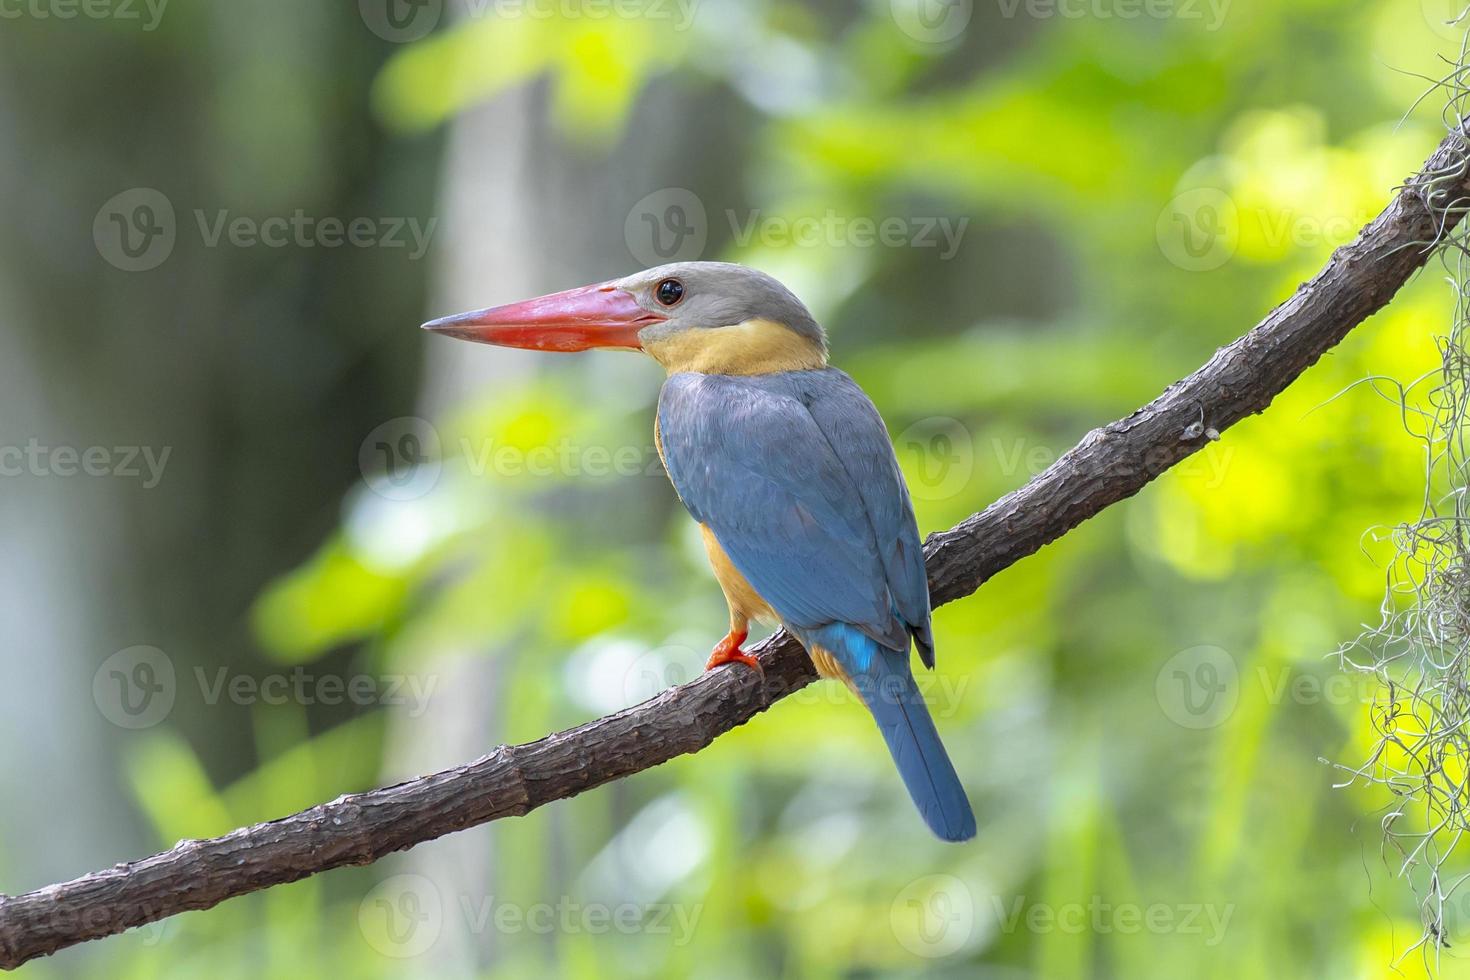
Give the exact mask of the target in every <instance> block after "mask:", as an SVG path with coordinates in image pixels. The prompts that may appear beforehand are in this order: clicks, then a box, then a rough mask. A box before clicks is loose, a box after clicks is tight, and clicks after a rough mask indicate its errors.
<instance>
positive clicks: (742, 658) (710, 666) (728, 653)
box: [704, 630, 766, 677]
mask: <svg viewBox="0 0 1470 980" xmlns="http://www.w3.org/2000/svg"><path fill="white" fill-rule="evenodd" d="M746 635H747V634H746V633H745V631H744V630H741V631H739V632H736V631H733V630H732V631H731V632H730V633H728V634H726V636H725V638H724V639H723V640H721V641H720V642H719V643H717V644H715V648H714V650H712V651H710V655H709V661H708V662H706V663H705V665H704V669H705V670H714V669H715V668H716V667H718V666H720V665H721V664H729V663H742V664H745V666H747V667H750V668H752V669H754V670H755V672H756V673H757V674H760V675H761V676H763V677H764V676H765V673H766V672H765V669H764V668H763V667H761V662H760V661H759V660H757V659H756V658H755V657H754V656H752V655H751V654H748V653H746V652H745V651H744V650H742V649H740V644H742V643H744V642H745V637H746Z"/></svg>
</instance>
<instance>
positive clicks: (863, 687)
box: [424, 262, 975, 841]
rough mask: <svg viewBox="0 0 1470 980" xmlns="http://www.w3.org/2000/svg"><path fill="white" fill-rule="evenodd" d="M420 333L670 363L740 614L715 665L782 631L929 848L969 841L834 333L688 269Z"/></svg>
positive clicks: (927, 634) (753, 284)
mask: <svg viewBox="0 0 1470 980" xmlns="http://www.w3.org/2000/svg"><path fill="white" fill-rule="evenodd" d="M424 327H425V329H428V330H434V331H438V332H440V333H445V334H449V335H450V336H453V337H461V338H463V339H465V340H473V341H479V342H481V343H487V344H498V345H501V346H504V347H521V348H526V349H530V350H546V351H582V350H588V349H591V348H596V347H608V348H615V349H621V350H635V351H643V352H644V353H646V354H648V355H650V356H651V357H653V359H654V360H656V361H658V362H659V364H661V365H663V367H664V368H665V369H666V370H667V371H668V379H667V380H666V381H665V382H664V386H663V390H662V392H661V393H660V394H659V401H658V412H657V420H656V423H655V426H654V438H655V444H656V445H657V446H658V451H659V455H660V456H661V457H662V459H663V462H664V468H665V469H666V470H667V471H668V474H669V479H670V480H671V481H672V482H673V484H674V489H675V490H676V491H677V492H678V494H679V499H680V500H681V501H683V503H684V506H685V508H686V509H687V510H688V511H689V513H690V514H691V515H692V516H693V517H694V519H695V520H696V521H698V522H699V529H700V532H701V533H702V535H703V537H704V545H705V548H706V550H707V551H708V553H709V560H710V564H711V565H712V566H714V572H715V577H716V578H717V579H718V580H719V583H720V587H721V588H722V589H723V590H724V593H725V600H726V602H727V603H728V604H729V606H730V631H729V633H728V634H726V636H725V638H724V639H723V640H721V641H720V642H719V644H718V645H716V647H715V648H714V652H713V653H712V654H711V656H710V659H709V664H708V667H709V668H714V667H717V666H719V665H721V664H725V663H731V662H736V661H738V662H740V663H744V664H748V665H750V666H752V667H754V668H756V669H757V670H759V669H760V664H759V662H758V661H757V660H756V659H755V658H754V657H752V656H751V655H749V654H747V653H745V652H744V651H743V650H742V649H741V646H740V645H741V644H742V643H744V642H745V638H746V635H747V629H748V626H749V623H750V621H751V620H752V619H754V620H756V621H758V622H763V623H768V624H771V625H774V624H775V623H776V622H778V621H779V622H780V624H781V625H783V626H784V627H785V628H786V629H787V631H789V632H790V633H791V634H792V635H793V636H795V637H796V638H797V639H798V640H799V641H801V644H802V646H804V647H805V648H806V651H807V653H808V654H809V655H810V656H811V658H812V662H813V663H814V664H815V666H816V668H817V671H818V673H820V674H822V675H823V676H825V677H835V678H839V679H841V680H842V681H844V682H845V683H846V684H847V685H848V686H849V687H850V688H851V689H852V690H853V691H854V693H856V694H857V696H858V697H859V698H861V699H862V701H863V703H864V704H866V705H867V707H868V709H869V710H870V711H871V712H872V714H873V718H874V719H875V720H876V721H877V723H878V728H879V730H880V731H881V732H882V733H883V738H884V740H885V741H886V742H887V743H888V750H889V752H890V753H892V755H893V761H894V762H895V763H896V764H897V765H898V771H899V774H900V775H901V776H902V777H903V781H904V785H906V786H907V787H908V791H909V794H910V795H911V796H912V797H913V800H914V803H915V804H917V806H918V808H919V812H920V813H921V814H922V815H923V817H924V820H925V822H926V823H927V824H928V825H929V827H930V828H931V829H932V830H933V831H934V833H936V834H937V835H939V836H940V837H942V838H943V839H945V840H951V841H962V840H968V839H970V838H971V837H973V836H975V815H974V813H973V812H972V811H971V809H970V803H969V801H968V800H967V799H966V797H965V791H964V788H963V787H962V786H961V785H960V780H959V777H958V776H957V775H956V774H955V771H954V766H953V765H952V764H951V763H950V761H949V756H948V755H946V754H945V751H944V746H943V745H942V744H941V743H940V741H939V733H938V732H937V731H936V730H935V728H934V721H933V719H932V718H931V717H930V715H929V711H928V708H927V707H926V706H925V704H924V700H923V697H922V696H921V694H920V693H919V689H918V687H917V686H916V685H915V683H914V677H913V674H912V672H911V671H910V669H909V643H910V641H911V640H912V642H913V643H914V644H915V645H916V646H917V647H918V649H919V658H920V659H921V660H922V661H923V662H924V664H925V666H927V667H929V668H931V669H932V668H933V667H934V637H933V633H932V632H931V630H930V624H929V587H928V581H927V579H926V577H925V574H924V554H923V549H922V547H921V546H920V543H919V530H918V526H917V524H916V523H915V521H914V509H913V505H912V503H911V502H910V500H909V494H908V488H907V487H906V486H905V485H904V481H903V474H902V472H901V471H900V470H899V466H898V460H897V458H896V457H895V456H894V452H893V445H892V443H891V442H890V441H889V438H888V430H887V429H886V428H885V427H884V425H883V419H882V418H881V417H880V416H879V415H878V410H877V409H876V408H874V407H873V403H872V402H871V401H869V400H868V397H867V395H865V394H863V391H862V389H861V388H859V387H858V386H857V384H856V383H855V382H854V381H853V380H852V378H850V377H848V376H847V375H846V374H844V373H843V372H842V371H839V370H838V369H837V368H834V367H830V366H828V364H827V338H826V334H825V333H824V332H823V330H822V328H821V326H819V325H818V324H817V322H816V320H814V319H813V318H812V315H811V314H810V313H809V312H807V309H806V307H805V306H803V305H802V303H801V301H800V300H798V299H797V298H796V296H795V295H793V294H792V293H791V291H790V290H788V289H787V288H786V287H785V286H783V285H781V284H780V283H779V282H777V281H776V280H775V279H772V278H771V277H770V276H768V275H766V274H764V273H762V272H757V271H755V270H754V269H748V268H745V267H744V266H740V265H733V264H730V263H725V262H678V263H674V264H671V265H664V266H659V267H658V268H656V269H649V270H647V271H646V272H640V273H636V274H634V275H631V276H628V277H626V278H623V279H615V280H612V281H609V282H602V283H596V284H594V285H591V286H582V287H580V288H577V289H569V290H566V291H564V292H560V293H552V294H551V295H548V296H542V297H539V298H537V299H531V300H526V301H524V302H520V303H512V304H510V305H508V306H497V307H494V308H491V309H486V310H476V311H474V312H471V313H463V314H460V315H458V316H450V317H445V318H443V319H439V320H434V321H431V322H429V323H426V324H424Z"/></svg>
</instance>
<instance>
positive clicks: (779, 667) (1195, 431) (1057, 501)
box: [0, 133, 1470, 969]
mask: <svg viewBox="0 0 1470 980" xmlns="http://www.w3.org/2000/svg"><path fill="white" fill-rule="evenodd" d="M1466 149H1467V141H1466V139H1465V137H1464V135H1463V134H1461V133H1453V134H1451V135H1450V136H1449V137H1447V138H1446V139H1445V141H1444V142H1443V143H1441V144H1440V146H1439V149H1438V150H1436V151H1435V153H1434V155H1433V156H1431V157H1430V159H1429V160H1428V162H1427V163H1426V165H1425V169H1424V171H1423V172H1421V173H1420V174H1419V175H1418V176H1417V177H1415V178H1414V179H1413V180H1411V181H1410V182H1409V183H1408V184H1407V185H1406V186H1405V187H1404V188H1403V189H1402V190H1401V191H1400V192H1399V193H1398V194H1397V195H1396V196H1395V198H1394V200H1393V202H1392V203H1391V204H1390V205H1389V206H1388V207H1387V208H1386V209H1385V210H1384V211H1383V213H1382V214H1380V215H1379V216H1378V217H1377V218H1375V219H1374V220H1373V222H1372V223H1371V224H1369V225H1368V226H1367V227H1366V228H1364V229H1363V230H1362V231H1361V232H1360V233H1359V235H1358V237H1357V239H1356V240H1354V241H1353V242H1352V243H1351V244H1349V245H1345V246H1343V247H1342V248H1340V249H1338V250H1337V251H1336V252H1335V253H1333V255H1332V258H1331V259H1330V260H1329V261H1328V263H1327V265H1326V266H1325V267H1324V268H1323V269H1322V271H1321V272H1319V273H1318V274H1317V275H1316V276H1315V277H1314V278H1312V279H1311V280H1310V281H1309V282H1306V283H1304V284H1302V285H1301V286H1300V287H1298V289H1297V290H1296V292H1295V293H1294V294H1293V295H1292V296H1291V298H1289V299H1288V300H1287V301H1286V302H1284V303H1282V304H1281V305H1280V306H1278V307H1277V308H1276V309H1275V310H1273V311H1272V312H1271V313H1270V315H1269V316H1267V317H1266V318H1265V319H1264V320H1262V321H1261V322H1260V323H1259V324H1258V325H1257V326H1256V327H1255V328H1254V329H1252V330H1251V331H1250V332H1249V333H1247V334H1246V335H1245V336H1243V337H1241V338H1240V339H1239V340H1237V341H1235V342H1234V343H1232V344H1230V345H1229V346H1228V347H1224V348H1221V349H1220V350H1218V351H1217V352H1216V353H1215V355H1214V356H1213V357H1212V358H1210V360H1209V362H1208V363H1206V364H1205V365H1204V366H1203V367H1201V368H1200V369H1199V370H1198V371H1196V372H1194V373H1193V374H1191V375H1190V376H1189V377H1187V378H1185V379H1183V380H1182V381H1179V382H1176V383H1175V384H1172V385H1170V386H1169V387H1168V388H1167V389H1166V390H1165V391H1164V393H1163V394H1162V395H1160V396H1159V397H1158V398H1156V399H1154V400H1153V401H1152V402H1150V403H1149V404H1147V405H1145V406H1144V407H1143V408H1140V409H1138V410H1137V411H1136V412H1134V413H1133V414H1132V415H1129V416H1128V417H1127V418H1123V419H1119V420H1118V421H1116V422H1113V423H1111V424H1109V425H1107V426H1104V427H1103V428H1100V429H1095V430H1093V431H1092V432H1090V433H1088V434H1087V436H1086V437H1085V438H1083V440H1082V441H1081V442H1080V443H1078V445H1077V446H1076V447H1074V448H1073V449H1071V450H1069V451H1068V452H1067V453H1066V454H1065V455H1063V456H1062V457H1061V458H1060V459H1058V460H1057V461H1056V463H1054V464H1053V465H1052V466H1051V467H1050V468H1048V469H1047V470H1046V471H1045V472H1043V473H1041V474H1040V475H1038V476H1037V477H1036V478H1035V479H1033V480H1032V481H1031V482H1030V483H1028V484H1026V485H1025V486H1024V487H1022V488H1021V489H1019V490H1017V491H1015V492H1014V493H1011V494H1008V495H1007V496H1005V497H1003V498H1002V499H1001V500H999V501H997V502H996V503H994V504H992V505H991V506H989V507H987V508H986V509H985V510H984V511H982V512H980V513H978V514H975V515H974V516H972V517H970V518H968V519H966V520H965V521H963V522H962V523H960V524H959V525H958V526H956V527H954V528H951V529H950V530H948V531H943V532H940V533H937V534H934V535H931V536H930V538H929V540H928V541H927V542H926V543H925V554H926V556H927V559H928V565H929V582H930V587H931V590H932V593H933V598H934V603H935V604H936V605H939V604H941V603H945V602H950V601H953V600H955V599H958V598H961V597H963V596H966V595H969V594H970V593H972V592H974V591H975V590H976V589H977V588H979V587H980V585H981V584H982V583H983V582H985V580H986V579H988V578H990V577H991V576H992V575H994V574H995V573H997V572H999V571H1001V570H1002V569H1004V568H1007V567H1009V566H1010V565H1012V564H1014V563H1015V562H1017V561H1019V560H1020V559H1022V558H1024V557H1026V556H1027V555H1029V554H1031V553H1033V552H1035V551H1036V550H1037V549H1039V548H1040V547H1041V546H1042V545H1045V544H1047V543H1049V542H1051V541H1054V540H1056V539H1057V538H1059V537H1061V536H1062V535H1063V534H1066V533H1067V532H1068V531H1069V530H1071V529H1072V528H1073V527H1076V526H1077V525H1078V524H1080V523H1081V522H1082V521H1084V520H1086V519H1087V518H1089V517H1092V516H1093V515H1094V514H1097V513H1098V512H1099V511H1101V510H1103V509H1104V508H1106V507H1107V506H1109V505H1110V504H1114V503H1117V502H1118V501H1120V500H1123V499H1125V498H1127V497H1130V496H1132V495H1133V494H1135V493H1137V492H1138V491H1139V490H1140V489H1142V488H1143V487H1144V486H1145V485H1147V484H1148V483H1149V482H1150V481H1151V480H1153V479H1154V478H1155V477H1156V476H1158V475H1159V474H1160V473H1162V472H1163V471H1164V470H1166V469H1168V468H1169V467H1171V466H1173V465H1174V464H1176V463H1178V462H1179V461H1180V460H1182V459H1184V458H1185V457H1187V456H1189V455H1190V454H1192V453H1194V452H1196V451H1198V450H1199V449H1200V448H1201V447H1202V446H1204V445H1205V444H1206V442H1207V441H1208V439H1209V438H1210V437H1211V436H1212V435H1215V434H1217V433H1219V432H1223V431H1225V429H1227V428H1228V427H1229V426H1231V425H1233V424H1235V423H1236V422H1238V421H1240V420H1241V419H1243V418H1245V417H1246V416H1248V415H1252V414H1255V413H1258V412H1261V411H1263V410H1264V409H1265V408H1266V406H1267V405H1269V404H1270V403H1271V400H1272V399H1273V398H1275V396H1276V395H1277V394H1278V393H1280V392H1281V391H1282V390H1283V389H1284V388H1285V387H1286V386H1287V385H1289V384H1290V383H1291V382H1292V381H1293V380H1295V379H1296V377H1297V376H1298V375H1300V374H1301V372H1302V371H1304V370H1305V369H1306V368H1307V367H1308V366H1310V365H1311V364H1313V363H1314V362H1315V361H1316V360H1317V359H1318V358H1319V357H1321V356H1322V354H1323V353H1325V352H1326V351H1328V350H1330V349H1331V348H1332V347H1333V346H1334V345H1336V344H1337V343H1338V342H1339V341H1341V340H1342V338H1343V337H1344V336H1345V335H1346V334H1347V332H1348V331H1349V330H1351V329H1352V328H1353V327H1355V326H1356V325H1357V324H1359V323H1361V322H1362V321H1363V320H1365V319H1367V317H1369V316H1370V315H1372V314H1373V313H1374V312H1376V311H1377V310H1378V309H1380V308H1381V307H1382V306H1383V305H1384V304H1386V303H1387V302H1388V301H1389V299H1390V298H1392V296H1393V295H1394V293H1395V292H1397V290H1398V289H1399V287H1400V286H1402V285H1403V284H1404V283H1405V282H1406V281H1407V280H1408V279H1409V277H1410V276H1412V275H1413V274H1414V272H1415V271H1417V270H1418V269H1419V268H1420V267H1421V266H1423V264H1424V263H1425V261H1426V260H1427V258H1428V256H1429V255H1430V254H1431V253H1432V251H1433V249H1434V246H1436V245H1437V244H1439V243H1440V242H1442V241H1443V239H1444V237H1445V235H1446V233H1447V232H1448V231H1450V230H1451V229H1452V228H1453V227H1454V226H1455V225H1456V224H1458V222H1459V219H1460V217H1461V216H1462V214H1463V212H1464V208H1465V205H1466V200H1467V196H1470V195H1467V191H1470V178H1467V175H1466ZM757 652H758V654H759V656H760V659H761V663H762V664H763V665H764V666H765V679H764V682H762V681H761V679H759V678H758V677H757V675H755V674H754V673H753V672H751V671H749V670H746V669H742V668H739V667H738V666H736V667H730V668H726V669H720V670H715V671H712V672H710V673H706V674H704V675H702V676H700V677H698V678H696V679H695V680H693V681H690V682H689V683H687V684H682V685H680V686H678V687H675V688H672V689H670V690H668V691H665V692H663V693H662V694H660V695H659V696H658V697H656V698H653V699H652V700H650V701H646V702H644V703H643V704H640V705H638V706H636V707H633V708H629V709H627V710H626V711H620V712H618V713H617V714H614V715H609V716H608V717H606V718H600V719H598V720H596V721H593V722H589V723H587V724H585V725H581V726H578V727H577V728H573V729H570V730H568V731H564V732H557V733H556V734H553V735H548V736H546V737H545V738H543V739H540V740H538V741H535V742H529V743H526V744H524V745H511V746H501V747H500V748H498V749H496V750H495V751H494V752H492V753H491V754H489V755H487V756H484V757H483V758H480V759H477V760H475V761H474V762H471V763H469V764H467V765H464V766H460V767H458V768H455V769H449V770H445V771H444V772H438V773H434V774H433V775H429V776H422V777H420V778H418V779H414V780H410V781H408V782H405V783H399V784H398V785H395V786H388V787H385V788H383V789H378V790H373V791H372V792H368V793H358V794H353V795H349V796H343V797H340V798H339V799H336V800H333V801H332V802H330V803H323V804H321V805H319V806H315V807H312V808H311V809H309V810H304V811H302V812H300V813H296V814H293V815H291V816H288V817H283V818H281V819H279V820H272V821H270V822H268V823H262V824H256V825H254V826H251V827H244V828H241V829H240V830H237V831H234V832H233V833H230V834H227V835H225V836H223V837H217V838H214V839H212V840H205V841H184V842H182V843H180V844H178V845H177V846H175V847H174V848H173V849H171V850H169V851H166V852H164V853H161V854H155V855H153V856H152V857H149V858H144V859H143V860H141V861H134V862H131V863H129V864H120V865H117V866H115V867H113V868H110V869H108V870H106V871H98V872H95V873H93V874H89V875H85V876H83V877H81V878H77V879H75V880H73V881H69V882H65V883H62V884H58V885H51V886H49V887H46V888H42V889H38V890H36V891H33V892H27V893H26V894H24V895H16V896H13V897H7V896H0V967H4V968H7V969H10V968H14V967H17V966H19V965H21V964H22V963H25V962H26V961H28V960H30V959H33V958H34V957H37V956H44V955H46V954H48V953H52V952H55V951H56V950H58V949H62V948H64V947H67V946H71V945H73V944H75V943H79V942H83V941H85V940H88V939H97V938H100V937H102V936H109V935H113V934H115V933H118V932H122V931H123V930H124V929H128V928H131V927H134V926H139V925H142V924H144V923H147V922H152V921H154V920H157V919H161V918H164V917H166V916H170V915H174V914H176V913H179V912H184V911H187V910H191V909H206V908H210V907H211V906H214V905H216V904H218V903H219V902H222V901H224V900H225V899H227V898H232V897H234V896H236V895H244V894H246V893H248V892H252V891H256V890H258V889H261V888H269V887H270V886H272V885H277V884H281V883H284V882H288V881H295V880H296V879H299V878H304V877H306V876H307V875H312V874H316V873H318V872H320V871H326V870H328V869H330V868H336V867H341V866H343V865H347V864H368V863H371V862H373V861H376V860H378V859H379V858H381V857H383V856H384V855H386V854H390V853H392V852H393V851H399V850H404V849H406V848H409V847H412V846H413V845H415V844H418V843H420V842H422V841H426V840H432V839H434V838H436V837H440V836H442V835H444V834H448V833H451V832H453V831H456V830H463V829H465V828H466V827H473V826H476V825H477V824H482V823H487V822H489V821H491V820H498V819H500V818H502V817H507V816H523V815H525V814H527V813H529V812H531V811H532V810H534V809H536V808H537V807H539V806H541V805H542V804H545V803H548V802H551V801H552V800H560V799H566V798H568V797H571V796H575V795H576V794H578V793H581V792H583V791H584V790H588V789H591V788H593V787H596V786H601V785H602V784H604V783H607V782H611V781H612V780H615V779H621V778H623V777H624V776H629V775H632V774H633V773H636V772H641V771H643V770H645V769H649V768H651V767H653V766H656V765H658V764H660V763H662V762H667V761H668V760H669V759H672V758H674V757H676V756H680V755H684V754H686V753H690V752H698V751H699V750H700V749H702V748H704V747H705V746H706V745H708V744H709V743H710V742H711V741H713V740H714V739H715V738H716V737H718V736H719V735H721V734H723V733H724V732H727V731H729V730H730V729H732V728H734V727H735V726H737V725H740V724H743V723H745V722H746V721H749V720H750V719H751V718H753V717H754V716H755V715H757V714H759V713H760V712H762V711H764V710H765V709H766V708H767V707H769V706H770V705H771V704H773V703H774V702H775V701H777V700H779V699H780V698H782V697H784V696H786V695H788V694H790V693H792V692H793V691H796V690H799V689H800V688H802V687H804V686H805V685H807V684H808V683H810V682H811V681H813V680H815V679H816V675H815V673H814V672H813V670H812V667H811V664H810V662H809V661H808V660H807V658H806V657H805V656H804V655H803V654H802V652H801V649H800V647H799V646H798V645H797V644H796V642H795V641H794V640H793V639H791V637H789V636H788V635H786V634H785V633H784V632H781V633H777V634H776V635H775V636H773V637H771V638H770V639H769V640H767V641H766V642H764V643H762V644H761V645H760V647H759V648H758V650H757Z"/></svg>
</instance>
